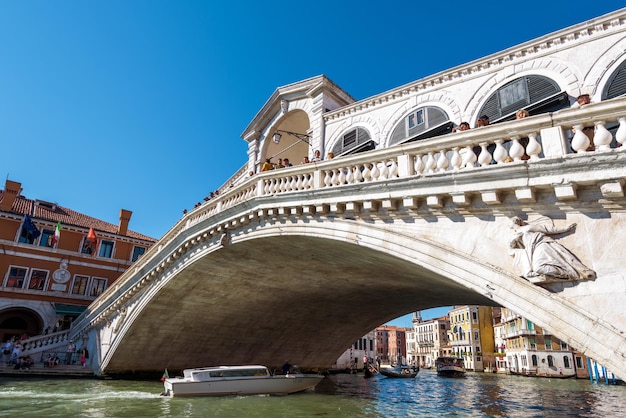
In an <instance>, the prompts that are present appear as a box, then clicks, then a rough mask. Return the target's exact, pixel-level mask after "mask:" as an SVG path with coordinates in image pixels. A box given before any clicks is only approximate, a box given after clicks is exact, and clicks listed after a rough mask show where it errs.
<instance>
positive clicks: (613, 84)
mask: <svg viewBox="0 0 626 418" xmlns="http://www.w3.org/2000/svg"><path fill="white" fill-rule="evenodd" d="M625 94H626V60H624V61H623V62H622V63H621V64H620V65H619V67H617V69H616V70H615V71H614V72H613V74H611V77H610V78H609V81H608V82H607V83H606V86H604V90H603V91H602V100H608V99H614V98H616V97H620V96H623V95H625Z"/></svg>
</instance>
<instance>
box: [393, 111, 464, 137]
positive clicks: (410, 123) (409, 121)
mask: <svg viewBox="0 0 626 418" xmlns="http://www.w3.org/2000/svg"><path fill="white" fill-rule="evenodd" d="M453 125H454V124H453V123H452V122H451V121H450V118H449V117H448V114H447V113H446V112H444V111H443V109H440V108H438V107H436V106H425V107H420V108H419V109H416V110H414V111H412V112H411V113H409V114H408V115H406V116H405V117H404V118H403V119H402V120H401V121H400V123H399V124H398V126H396V127H395V129H394V130H393V132H392V134H391V139H390V140H389V145H397V144H404V143H407V142H413V141H419V140H421V139H426V138H432V137H435V136H439V135H443V134H447V133H450V132H452V127H453Z"/></svg>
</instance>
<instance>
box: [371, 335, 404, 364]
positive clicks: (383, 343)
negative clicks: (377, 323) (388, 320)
mask: <svg viewBox="0 0 626 418" xmlns="http://www.w3.org/2000/svg"><path fill="white" fill-rule="evenodd" d="M411 331H412V330H411V328H402V327H396V326H392V325H383V326H381V327H378V328H376V358H377V359H380V360H381V362H383V363H390V364H406V361H407V351H406V350H407V347H406V334H407V332H411Z"/></svg>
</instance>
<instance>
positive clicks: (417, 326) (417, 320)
mask: <svg viewBox="0 0 626 418" xmlns="http://www.w3.org/2000/svg"><path fill="white" fill-rule="evenodd" d="M449 330H450V321H449V319H448V317H446V316H444V317H440V318H434V319H430V320H426V321H424V320H422V317H421V315H420V313H419V312H415V313H414V314H413V329H412V330H411V331H409V332H407V357H408V362H409V364H413V363H415V364H417V365H419V366H420V367H422V368H431V367H434V365H435V360H436V359H437V357H439V356H447V355H449V354H450V351H451V348H450V343H449V341H448V331H449Z"/></svg>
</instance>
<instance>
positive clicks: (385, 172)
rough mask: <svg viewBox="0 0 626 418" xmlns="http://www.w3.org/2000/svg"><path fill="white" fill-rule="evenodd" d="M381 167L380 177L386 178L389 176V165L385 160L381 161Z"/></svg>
mask: <svg viewBox="0 0 626 418" xmlns="http://www.w3.org/2000/svg"><path fill="white" fill-rule="evenodd" d="M381 165H382V169H381V170H380V178H381V179H388V178H389V167H387V161H383V162H382V163H381Z"/></svg>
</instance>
